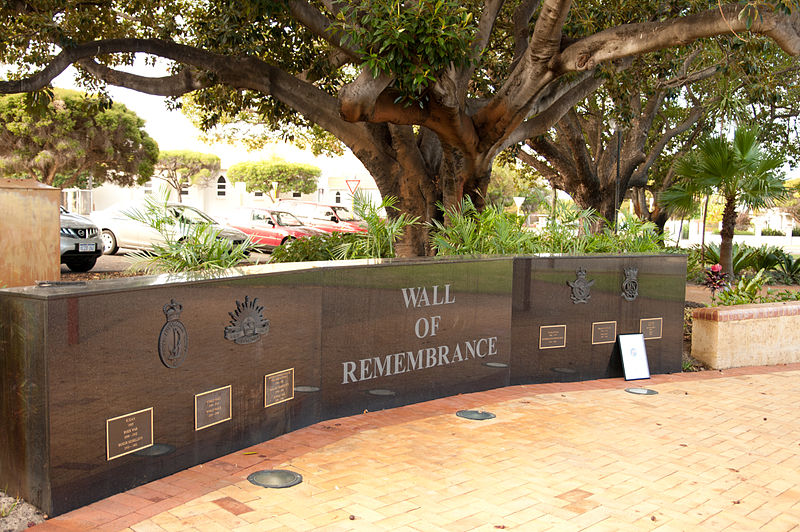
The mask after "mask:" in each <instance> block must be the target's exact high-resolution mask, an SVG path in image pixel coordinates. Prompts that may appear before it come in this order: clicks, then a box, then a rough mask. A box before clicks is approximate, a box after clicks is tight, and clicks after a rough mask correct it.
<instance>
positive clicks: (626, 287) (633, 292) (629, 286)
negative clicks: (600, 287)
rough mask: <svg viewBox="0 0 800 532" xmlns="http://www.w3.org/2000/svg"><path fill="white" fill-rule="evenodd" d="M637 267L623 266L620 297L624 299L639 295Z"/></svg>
mask: <svg viewBox="0 0 800 532" xmlns="http://www.w3.org/2000/svg"><path fill="white" fill-rule="evenodd" d="M638 275H639V270H638V268H625V280H624V281H622V297H624V298H625V301H633V300H634V299H636V297H637V296H638V295H639V279H638V278H637V276H638Z"/></svg>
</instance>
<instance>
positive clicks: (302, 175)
mask: <svg viewBox="0 0 800 532" xmlns="http://www.w3.org/2000/svg"><path fill="white" fill-rule="evenodd" d="M321 174H322V171H321V170H320V169H319V168H317V167H316V166H313V165H310V164H300V163H289V162H286V161H282V160H271V161H257V162H244V163H237V164H234V165H233V166H231V167H230V168H229V169H228V179H230V180H231V181H242V182H244V183H246V184H247V191H248V192H254V191H261V192H266V193H269V192H270V191H271V190H272V182H273V181H275V182H277V183H278V189H279V190H283V191H287V190H291V191H293V192H300V193H302V194H310V193H312V192H314V191H315V190H316V189H317V180H318V179H319V176H320V175H321Z"/></svg>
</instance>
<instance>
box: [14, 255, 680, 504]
mask: <svg viewBox="0 0 800 532" xmlns="http://www.w3.org/2000/svg"><path fill="white" fill-rule="evenodd" d="M685 273H686V259H685V257H684V256H674V255H667V256H620V255H614V256H591V257H499V258H471V259H470V258H457V259H419V260H410V261H404V260H387V261H351V262H348V263H325V264H323V263H313V264H297V265H292V266H287V265H275V266H270V265H266V266H261V267H256V268H250V269H248V273H247V274H236V273H231V272H229V273H226V274H224V275H222V276H218V277H209V278H197V277H192V278H190V277H188V276H150V277H140V278H127V279H121V280H108V281H96V282H91V283H87V284H84V285H75V286H53V287H24V288H15V289H7V290H0V391H1V392H2V397H0V484H2V485H4V486H6V491H7V492H9V493H10V494H12V495H20V496H22V497H24V498H25V499H27V500H29V501H30V502H32V503H34V504H36V505H37V506H39V507H40V508H42V510H43V511H45V512H46V513H48V514H49V515H57V514H60V513H63V512H66V511H68V510H70V509H73V508H76V507H78V506H82V505H85V504H88V503H89V502H92V501H94V500H98V499H100V498H103V497H107V496H109V495H112V494H114V493H118V492H121V491H124V490H126V489H129V488H131V487H134V486H136V485H140V484H143V483H145V482H148V481H151V480H154V479H156V478H160V477H163V476H166V475H169V474H171V473H174V472H176V471H179V470H182V469H185V468H187V467H190V466H193V465H195V464H198V463H202V462H205V461H208V460H210V459H213V458H215V457H218V456H221V455H224V454H228V453H230V452H233V451H235V450H238V449H241V448H244V447H247V446H249V445H252V444H254V443H257V442H261V441H264V440H267V439H270V438H274V437H276V436H279V435H281V434H284V433H286V432H289V431H292V430H296V429H298V428H301V427H304V426H307V425H310V424H313V423H316V422H318V421H321V420H325V419H330V418H334V417H341V416H347V415H352V414H358V413H361V412H364V411H375V410H381V409H385V408H392V407H396V406H401V405H405V404H409V403H414V402H419V401H425V400H429V399H434V398H437V397H444V396H449V395H454V394H459V393H466V392H473V391H480V390H486V389H491V388H497V387H502V386H508V385H509V384H518V383H532V382H550V381H559V380H583V379H594V378H601V377H621V376H622V367H621V362H620V360H619V358H620V357H619V354H618V353H617V352H616V351H615V349H616V336H617V335H619V334H626V333H632V332H637V333H638V332H642V333H643V334H644V336H645V339H646V340H645V342H646V348H647V358H648V361H649V364H650V371H651V372H652V373H665V372H675V371H680V369H681V351H682V326H683V299H684V284H685Z"/></svg>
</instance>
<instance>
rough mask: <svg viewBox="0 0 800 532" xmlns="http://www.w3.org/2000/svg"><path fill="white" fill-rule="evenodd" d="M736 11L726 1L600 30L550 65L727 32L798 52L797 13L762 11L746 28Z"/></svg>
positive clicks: (570, 66)
mask: <svg viewBox="0 0 800 532" xmlns="http://www.w3.org/2000/svg"><path fill="white" fill-rule="evenodd" d="M720 11H721V12H722V15H721V14H720ZM740 11H741V5H740V4H728V5H725V6H722V7H721V8H719V9H716V8H715V9H709V10H707V11H703V12H700V13H696V14H694V15H687V16H684V17H680V18H673V19H670V20H666V21H660V22H643V23H638V24H625V25H622V26H617V27H615V28H610V29H607V30H603V31H600V32H598V33H595V34H594V35H591V36H589V37H586V38H583V39H581V40H579V41H577V42H575V43H574V44H572V45H570V46H568V47H567V48H566V49H565V50H564V51H563V52H562V53H561V54H559V55H556V56H555V57H553V59H552V61H551V63H550V67H551V68H552V69H553V71H554V72H555V73H557V74H560V73H565V72H572V71H576V70H586V69H592V68H594V67H595V66H597V65H598V64H600V63H601V62H603V61H609V60H613V59H619V58H622V57H630V56H633V55H639V54H643V53H647V52H652V51H655V50H659V49H661V48H667V47H670V46H675V44H688V43H690V42H693V41H696V40H697V39H702V38H705V37H713V36H715V35H727V34H730V33H731V31H734V32H737V33H747V32H748V31H749V32H751V33H756V34H761V35H766V36H768V37H770V38H771V39H773V40H774V41H775V42H776V43H777V44H778V46H780V47H781V48H782V49H783V51H785V52H786V53H788V54H789V55H793V56H796V55H798V54H800V14H798V13H797V12H795V13H793V14H792V15H789V16H786V15H778V14H776V13H773V12H771V11H765V10H762V11H761V12H760V13H759V15H760V17H761V18H760V17H759V16H757V17H755V20H754V21H753V25H752V27H751V28H750V29H749V30H748V28H747V27H746V25H745V24H746V21H745V19H743V18H742V19H740V18H739V12H740Z"/></svg>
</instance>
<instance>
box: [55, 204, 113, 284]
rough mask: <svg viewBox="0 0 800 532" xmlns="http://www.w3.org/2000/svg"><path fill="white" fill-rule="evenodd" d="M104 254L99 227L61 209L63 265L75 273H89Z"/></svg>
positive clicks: (86, 219)
mask: <svg viewBox="0 0 800 532" xmlns="http://www.w3.org/2000/svg"><path fill="white" fill-rule="evenodd" d="M102 254H103V242H102V240H100V230H99V229H98V228H97V226H96V225H95V224H93V223H92V221H91V220H89V219H88V218H86V217H85V216H81V215H80V214H75V213H72V212H69V211H67V210H66V209H65V208H64V207H61V264H66V265H67V268H69V269H70V270H71V271H73V272H88V271H89V270H91V269H92V268H94V265H95V263H96V262H97V258H98V257H99V256H100V255H102Z"/></svg>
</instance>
